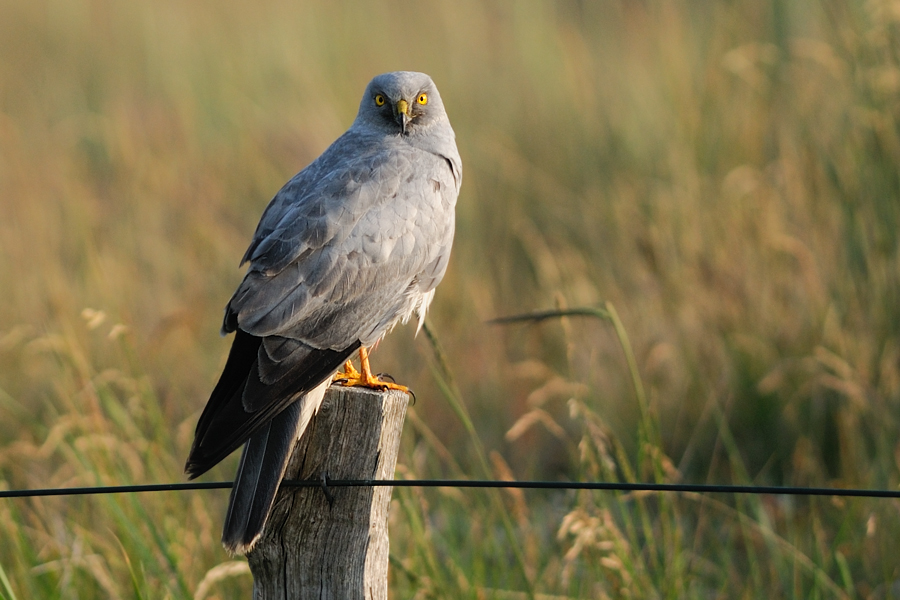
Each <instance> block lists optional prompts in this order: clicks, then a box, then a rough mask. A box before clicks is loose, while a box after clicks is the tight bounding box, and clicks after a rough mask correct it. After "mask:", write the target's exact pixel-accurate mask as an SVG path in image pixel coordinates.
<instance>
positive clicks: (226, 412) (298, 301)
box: [185, 71, 462, 554]
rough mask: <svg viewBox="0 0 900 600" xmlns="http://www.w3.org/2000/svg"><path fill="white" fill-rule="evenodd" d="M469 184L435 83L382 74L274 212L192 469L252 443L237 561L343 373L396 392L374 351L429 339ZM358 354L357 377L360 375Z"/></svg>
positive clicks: (235, 527)
mask: <svg viewBox="0 0 900 600" xmlns="http://www.w3.org/2000/svg"><path fill="white" fill-rule="evenodd" d="M461 182H462V162H461V160H460V157H459V152H458V151H457V149H456V141H455V135H454V133H453V129H452V128H451V127H450V121H449V119H448V118H447V113H446V112H445V110H444V105H443V103H442V102H441V97H440V94H439V93H438V90H437V88H436V87H435V85H434V82H433V81H432V80H431V78H430V77H429V76H428V75H425V74H424V73H414V72H407V71H401V72H396V73H385V74H382V75H379V76H377V77H375V78H374V79H373V80H372V81H371V82H370V83H369V85H368V87H367V88H366V91H365V93H364V94H363V98H362V102H360V105H359V112H358V113H357V115H356V120H354V122H353V124H352V125H351V127H350V129H348V130H347V132H346V133H344V134H343V135H342V136H341V137H339V138H338V139H337V140H336V141H335V142H334V143H333V144H332V145H331V146H330V147H329V148H328V149H327V150H325V152H323V153H322V155H321V156H319V157H318V158H317V159H316V160H314V161H313V162H312V163H310V164H309V166H307V167H306V168H305V169H303V170H302V171H300V172H299V173H298V174H297V175H295V176H294V177H293V179H291V180H290V181H289V182H288V183H287V184H285V186H284V187H283V188H281V190H280V191H279V192H278V193H277V194H276V195H275V197H274V198H273V199H272V201H271V202H270V203H269V205H268V207H266V210H265V212H264V213H263V215H262V219H261V220H260V222H259V225H258V226H257V228H256V233H255V234H254V236H253V241H252V242H251V243H250V247H249V248H248V249H247V252H246V254H244V258H243V260H242V262H241V264H242V265H243V264H244V263H246V262H249V263H250V266H249V268H248V270H247V273H246V275H245V277H244V280H243V281H242V282H241V284H240V285H239V286H238V288H237V291H235V293H234V295H233V296H232V298H231V300H230V301H229V302H228V305H227V306H226V307H225V318H224V321H223V324H222V334H223V335H225V334H228V333H231V332H234V333H235V338H234V342H233V344H232V347H231V352H230V353H229V355H228V360H227V362H226V364H225V369H224V371H223V372H222V375H221V376H220V378H219V382H218V384H217V385H216V386H215V388H214V389H213V391H212V394H211V395H210V398H209V401H208V402H207V404H206V408H205V409H204V410H203V413H202V414H201V416H200V420H199V421H198V423H197V429H196V432H195V436H194V443H193V445H192V447H191V451H190V455H189V456H188V459H187V464H186V466H185V471H186V473H187V474H188V476H189V477H190V478H191V479H193V478H195V477H197V476H199V475H201V474H203V473H205V472H206V471H207V470H209V469H210V468H211V467H213V466H214V465H215V464H217V463H218V462H219V461H221V460H222V459H224V458H225V457H226V456H228V455H229V454H230V453H231V452H233V451H234V450H236V449H237V448H238V447H239V446H240V445H241V444H246V445H245V447H244V452H243V455H242V456H241V461H240V464H239V466H238V471H237V475H236V477H235V482H234V488H233V489H232V492H231V498H230V501H229V506H228V512H227V514H226V517H225V525H224V529H223V534H222V543H223V545H224V546H225V548H226V549H227V550H228V551H229V552H231V553H234V554H246V553H247V552H249V551H250V550H251V549H252V548H253V546H254V544H255V543H256V542H257V540H258V539H259V537H260V534H261V532H262V530H263V527H264V526H265V524H266V519H267V518H268V515H269V512H270V510H271V508H272V504H273V502H274V499H275V494H276V492H277V491H278V486H279V484H280V482H281V479H282V477H283V476H284V470H285V467H286V466H287V461H288V458H289V456H290V453H291V450H292V449H293V446H294V443H295V442H296V440H297V439H299V437H300V436H301V435H302V434H303V432H304V430H305V429H306V426H307V424H308V423H309V420H310V419H311V418H312V416H313V415H314V414H315V412H316V411H317V410H318V407H319V405H320V403H321V401H322V397H323V396H324V393H325V389H326V388H327V387H328V385H329V384H330V383H331V381H332V379H333V377H334V375H335V373H336V372H337V371H338V369H339V368H340V366H341V365H342V364H343V363H345V362H346V368H347V372H346V373H344V374H342V375H341V377H343V378H344V380H345V382H346V381H347V380H349V383H350V384H359V385H368V386H371V387H380V388H385V387H393V386H392V385H390V384H388V383H386V382H382V381H380V380H378V378H377V377H374V376H373V375H372V373H371V369H370V368H369V363H368V355H367V353H366V349H367V348H370V347H371V346H373V345H374V344H375V343H376V342H378V341H379V340H380V339H381V338H382V337H383V336H384V335H385V334H386V333H387V332H388V331H390V330H391V328H393V327H394V325H396V324H397V323H398V322H402V323H406V322H407V321H408V320H409V319H410V317H412V316H413V315H416V316H417V318H418V323H419V327H421V325H422V322H423V320H424V318H425V311H426V310H427V309H428V306H429V304H430V303H431V300H432V298H433V297H434V290H435V287H436V286H437V285H438V283H439V282H440V281H441V278H442V277H443V276H444V272H445V271H446V269H447V261H448V259H449V257H450V246H451V244H452V242H453V232H454V220H455V217H454V211H455V206H456V198H457V196H458V195H459V187H460V183H461ZM357 350H359V352H360V362H361V369H360V372H357V371H356V370H355V369H353V368H352V365H350V363H349V359H350V358H351V356H352V355H353V353H354V352H356V351H357ZM399 387H400V388H401V389H405V388H402V386H399Z"/></svg>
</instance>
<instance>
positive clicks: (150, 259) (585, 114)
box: [0, 0, 900, 598]
mask: <svg viewBox="0 0 900 600" xmlns="http://www.w3.org/2000/svg"><path fill="white" fill-rule="evenodd" d="M400 68H403V69H416V70H423V71H426V72H428V73H430V74H431V75H432V76H433V77H434V78H435V80H436V82H437V84H438V85H439V87H440V89H441V91H442V96H443V97H444V99H445V102H446V104H447V106H448V111H449V112H450V116H451V120H452V122H453V124H454V127H455V129H456V131H457V135H458V140H459V145H460V149H461V152H462V154H463V160H464V164H465V182H464V186H463V194H462V197H461V198H460V204H459V208H458V232H457V238H456V242H455V247H454V256H453V260H452V261H451V266H450V271H449V272H448V274H447V277H446V280H445V282H444V283H443V284H442V286H441V288H440V290H439V292H438V295H437V298H436V301H435V304H434V306H433V311H432V315H431V319H432V321H431V327H432V330H433V332H434V338H433V339H434V340H438V342H437V344H438V345H439V346H440V347H441V348H442V354H441V356H442V359H441V360H438V359H437V358H435V357H436V354H435V348H436V347H437V346H436V345H435V344H433V343H431V342H430V341H429V338H427V337H425V336H419V337H418V338H413V336H412V332H411V331H408V330H398V331H396V332H395V333H393V334H392V335H391V336H389V337H388V338H387V339H386V340H385V342H384V343H383V344H382V345H381V347H380V348H379V350H378V352H377V353H376V355H375V357H374V360H376V362H377V363H378V365H377V366H378V369H379V370H383V371H387V372H390V373H393V374H394V375H395V376H396V377H397V378H398V379H400V380H402V381H403V382H404V383H408V384H410V385H411V386H412V387H413V388H414V389H415V390H416V393H417V397H418V399H419V400H418V403H417V404H416V405H415V406H414V407H412V408H411V410H410V415H409V420H408V424H407V430H406V432H405V433H404V436H405V437H404V442H403V451H402V455H401V461H400V463H401V464H400V466H399V468H398V476H401V477H426V476H452V477H480V476H486V475H490V476H496V477H513V478H520V479H522V478H530V477H541V478H550V479H553V478H585V479H587V478H590V479H604V480H626V481H638V480H641V481H645V480H650V481H682V480H687V481H696V482H702V481H710V482H717V483H730V482H735V483H751V482H752V483H770V484H796V485H839V486H860V487H867V486H869V487H888V488H890V487H895V486H896V485H897V484H898V460H897V456H898V454H900V452H898V450H900V445H898V427H900V423H898V421H900V309H898V307H900V240H898V237H900V233H898V231H900V227H898V225H900V168H898V165H900V126H898V123H900V8H898V6H897V4H896V2H891V1H889V0H871V1H868V2H861V1H860V2H851V1H849V0H847V1H844V0H825V1H823V2H819V3H814V2H807V1H804V0H795V1H789V0H771V1H770V2H768V3H764V2H751V1H749V0H746V1H745V0H736V1H734V2H730V3H718V4H715V5H713V6H709V5H708V3H692V2H686V1H681V2H678V1H676V2H668V3H636V2H619V3H615V2H604V3H599V2H597V3H591V2H575V1H565V2H552V3H551V2H540V1H537V0H525V1H516V2H511V1H510V2H506V1H497V2H476V1H474V0H462V1H458V2H433V3H405V4H403V5H402V6H401V5H398V4H396V3H387V2H372V3H368V4H367V5H366V6H358V5H356V4H347V5H345V6H341V5H336V4H335V3H326V2H283V1H280V0H267V1H265V2H262V3H240V2H235V1H231V0H225V1H224V2H208V1H199V2H191V3H179V2H173V1H171V0H162V1H160V2H152V3H151V2H129V3H123V2H119V3H116V2H108V1H106V0H92V1H90V2H87V1H79V0H72V1H65V2H61V1H58V0H53V1H50V0H39V1H36V2H22V1H14V0H0V211H2V212H0V214H2V218H0V290H2V302H0V414H2V416H0V482H2V484H3V485H5V486H8V487H14V488H24V487H47V486H57V485H93V484H126V483H131V482H135V483H138V482H160V481H172V480H177V479H178V478H179V477H180V476H181V475H180V473H181V465H182V461H183V459H184V457H185V455H186V452H187V450H188V448H189V444H190V439H191V434H192V428H193V425H194V423H195V422H196V418H197V416H198V413H199V410H200V409H201V408H202V405H203V403H204V401H205V399H206V395H207V394H208V392H209V390H210V388H211V385H212V384H213V383H214V381H215V378H216V375H217V373H218V371H219V369H220V368H221V366H222V365H223V363H224V358H225V354H226V352H227V347H228V341H227V340H222V339H220V338H219V337H218V336H217V335H216V334H217V331H218V325H219V319H220V316H221V312H220V311H221V309H222V306H223V304H224V302H225V301H226V300H227V298H228V297H229V294H230V293H231V291H232V290H233V288H234V286H235V285H236V284H237V282H238V281H239V279H240V276H241V272H240V271H239V270H238V269H237V262H238V259H239V258H240V256H241V254H242V253H243V250H244V248H245V246H246V244H247V243H248V241H249V237H250V235H251V233H252V231H253V227H254V226H255V224H256V221H257V219H258V217H259V214H260V212H261V210H262V208H263V206H264V205H265V203H266V202H267V201H268V199H269V198H270V197H271V195H272V194H273V193H274V192H275V191H276V190H277V189H278V188H279V187H280V185H281V184H282V183H283V182H284V181H285V180H286V179H287V178H288V177H290V176H291V175H292V174H293V173H294V172H296V171H297V170H298V169H299V168H301V167H302V166H303V165H305V164H306V163H307V162H309V161H310V160H311V159H313V158H314V157H315V156H316V155H317V154H318V153H319V152H321V150H322V149H324V147H325V146H326V145H327V144H328V143H329V142H330V141H331V140H332V139H334V138H335V137H336V136H337V135H339V134H340V133H341V132H342V131H343V130H344V128H345V127H346V126H347V125H348V124H349V122H350V121H351V120H352V118H353V115H354V114H355V110H356V106H357V104H358V101H359V95H360V93H361V90H362V89H363V87H364V85H365V83H366V82H367V81H368V79H369V78H370V77H371V76H372V75H374V74H376V73H379V72H383V71H387V70H394V69H400ZM606 302H609V306H611V307H613V309H614V311H615V314H616V315H617V317H618V323H619V326H618V327H614V326H612V324H611V323H610V322H608V321H603V320H596V319H578V318H574V317H570V318H565V319H561V320H559V321H553V322H545V323H541V324H533V325H516V326H504V327H500V326H486V325H485V324H484V322H485V321H487V320H489V319H491V318H494V317H498V316H503V315H510V314H516V313H521V312H527V311H531V310H534V309H538V308H553V307H560V308H566V307H581V306H590V307H604V306H606V304H605V303H606ZM626 340H627V342H628V343H625V341H626ZM629 347H630V351H625V348H629ZM641 390H642V391H641ZM642 398H643V399H642ZM233 468H234V459H233V458H232V459H231V460H229V461H228V462H227V464H223V465H222V466H221V467H219V468H217V469H216V470H215V472H214V473H213V474H211V477H213V478H221V479H226V478H229V477H230V476H231V473H232V470H233ZM224 503H225V495H224V494H221V493H217V492H203V493H197V494H175V493H165V494H154V495H133V496H121V497H119V496H116V497H101V498H83V499H78V498H74V499H72V498H70V499H41V500H37V499H36V500H29V501H4V502H2V503H0V513H2V514H0V540H2V542H3V543H2V544H0V597H4V598H13V597H15V598H96V597H111V598H119V597H135V598H160V597H162V598H165V597H169V598H192V597H206V598H238V597H247V596H248V595H249V590H250V586H251V582H250V576H249V574H248V572H247V571H246V569H245V567H244V566H243V563H240V562H236V563H235V562H232V561H231V560H230V559H229V558H228V557H227V556H225V555H224V553H223V552H222V551H221V550H220V548H219V546H218V542H217V539H218V532H219V527H220V524H221V517H222V512H223V509H224ZM897 508H898V506H897V504H896V503H895V502H892V501H885V500H877V501H876V500H841V501H837V500H831V499H825V498H811V499H804V498H795V499H787V498H780V497H779V498H769V497H763V498H756V497H736V498H728V497H719V496H716V497H705V496H704V497H701V496H696V495H682V496H672V495H659V494H618V495H617V494H599V493H586V492H585V493H577V494H576V493H572V494H562V493H550V492H460V491H458V490H450V489H438V490H416V489H410V490H406V489H404V490H399V489H398V490H396V491H395V510H394V511H393V512H392V517H391V519H392V520H391V532H392V565H393V568H392V584H391V585H392V588H393V591H394V595H395V596H396V597H402V598H406V597H416V598H526V597H532V598H582V597H592V598H595V597H600V598H602V597H636V598H646V597H659V598H680V597H747V598H751V597H761V596H764V595H765V596H771V597H784V596H793V597H814V598H822V597H848V598H856V597H859V598H869V597H872V598H887V597H892V596H895V595H898V594H900V591H898V589H900V588H898V584H897V581H898V580H900V573H898V567H897V563H896V542H895V540H896V539H897V538H898V536H900V519H898V516H897Z"/></svg>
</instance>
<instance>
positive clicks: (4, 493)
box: [0, 477, 900, 499]
mask: <svg viewBox="0 0 900 600" xmlns="http://www.w3.org/2000/svg"><path fill="white" fill-rule="evenodd" d="M233 485H234V484H233V483H232V482H231V481H211V482H193V481H192V482H187V483H153V484H144V485H113V486H96V487H71V488H45V489H31V490H0V499H2V498H36V497H41V496H89V495H98V494H129V493H142V492H183V491H195V490H223V489H230V488H231V487H232V486H233ZM281 485H282V486H285V487H319V488H322V489H323V490H326V492H327V490H328V488H332V487H378V486H391V487H452V488H516V489H533V490H595V491H605V492H670V493H700V494H755V495H785V496H842V497H857V498H900V490H873V489H853V488H831V487H789V486H767V485H716V484H693V483H620V482H595V481H498V480H488V479H472V480H469V479H329V478H327V477H325V478H323V479H309V480H296V479H286V480H284V481H282V482H281Z"/></svg>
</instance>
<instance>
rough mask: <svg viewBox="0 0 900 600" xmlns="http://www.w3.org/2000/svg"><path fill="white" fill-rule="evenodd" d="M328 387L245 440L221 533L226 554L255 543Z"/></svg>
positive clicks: (242, 550)
mask: <svg viewBox="0 0 900 600" xmlns="http://www.w3.org/2000/svg"><path fill="white" fill-rule="evenodd" d="M329 383H330V381H329V380H326V381H324V382H323V383H322V384H320V385H319V386H318V387H316V388H315V389H313V390H311V391H310V392H308V393H307V394H304V395H303V396H301V397H300V398H299V399H298V400H297V401H295V402H293V403H292V404H291V405H290V406H288V407H287V408H286V409H285V410H284V411H282V412H281V413H279V414H278V415H277V416H276V417H275V418H274V419H272V420H271V421H270V422H269V423H268V424H267V425H266V426H264V427H262V428H261V429H259V430H257V431H256V432H255V433H254V434H253V435H252V436H251V437H250V439H249V440H247V443H246V445H245V446H244V453H243V455H242V456H241V462H240V464H239V465H238V470H237V474H236V476H235V480H234V487H233V488H232V489H231V498H230V500H229V504H228V511H227V513H226V515H225V526H224V528H223V532H222V544H223V545H224V546H225V549H226V550H228V551H229V552H231V553H233V554H246V553H248V552H249V551H250V550H252V549H253V546H254V545H255V544H256V542H257V541H258V540H259V537H260V535H261V534H262V531H263V528H264V527H265V525H266V521H267V520H268V518H269V513H270V512H271V510H272V505H273V504H274V502H275V495H276V494H277V492H278V487H279V485H280V484H281V480H282V479H283V478H284V471H285V469H286V468H287V463H288V460H289V459H290V456H291V451H292V450H293V448H294V443H295V442H296V441H297V440H298V439H299V438H300V436H302V435H303V432H304V431H306V427H307V425H309V421H310V419H312V417H313V415H314V414H315V413H316V412H317V411H318V410H319V406H320V405H321V404H322V399H323V397H324V396H325V390H326V389H327V388H328V385H329Z"/></svg>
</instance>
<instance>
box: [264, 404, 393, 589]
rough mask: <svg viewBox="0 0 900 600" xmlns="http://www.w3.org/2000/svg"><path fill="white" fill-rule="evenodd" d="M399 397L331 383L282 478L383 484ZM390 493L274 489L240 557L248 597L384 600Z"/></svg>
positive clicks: (388, 469) (390, 469)
mask: <svg viewBox="0 0 900 600" xmlns="http://www.w3.org/2000/svg"><path fill="white" fill-rule="evenodd" d="M408 401H409V397H408V396H407V395H406V394H404V393H403V392H398V391H386V392H377V391H373V390H369V389H366V388H347V387H340V386H331V387H330V388H329V389H328V391H327V392H326V393H325V399H324V401H323V402H322V406H321V408H320V409H319V413H318V414H317V415H316V416H315V417H313V419H312V421H311V422H310V424H309V427H308V428H307V431H306V433H305V434H304V435H303V437H302V438H301V439H300V441H299V442H298V443H297V444H296V446H295V447H294V453H293V455H292V456H291V459H290V462H289V463H288V467H287V472H286V473H285V479H319V478H320V477H321V476H322V474H323V473H326V474H327V476H328V478H330V479H391V478H393V476H394V468H395V466H396V463H397V452H398V449H399V447H400V432H401V430H402V428H403V420H404V418H405V416H406V407H407V404H408ZM392 489H393V488H390V487H386V486H379V487H339V488H335V487H333V488H329V490H328V491H329V492H330V495H331V499H332V501H331V502H329V500H328V498H327V497H326V494H325V493H324V492H323V490H322V488H319V487H309V488H300V487H283V488H282V489H281V490H279V492H278V496H277V497H276V499H275V505H274V507H273V508H272V514H271V515H270V516H269V520H268V522H267V523H266V527H265V530H264V531H263V534H262V538H261V539H260V541H259V543H258V544H257V545H256V547H255V548H254V549H253V551H252V552H250V554H248V555H247V558H248V560H249V562H250V570H251V571H252V573H253V598H254V600H276V599H278V600H288V599H290V600H298V599H301V600H306V599H307V598H315V599H316V600H328V599H335V600H357V599H358V600H364V599H365V600H370V599H373V600H387V575H388V546H389V542H388V526H387V518H388V510H389V508H390V501H391V491H392Z"/></svg>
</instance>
